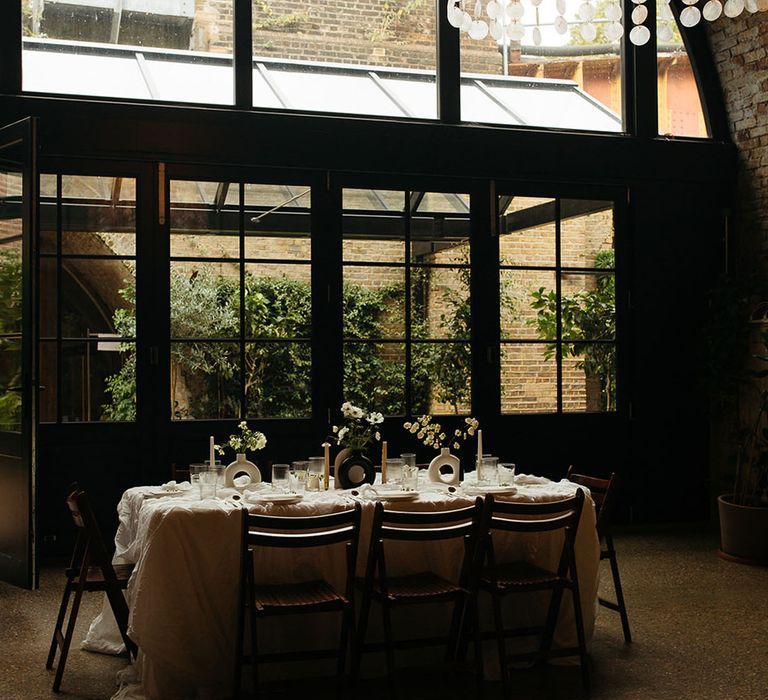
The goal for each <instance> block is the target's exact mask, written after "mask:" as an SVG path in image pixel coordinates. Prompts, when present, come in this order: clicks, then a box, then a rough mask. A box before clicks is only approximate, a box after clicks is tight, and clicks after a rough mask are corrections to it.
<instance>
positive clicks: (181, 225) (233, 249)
mask: <svg viewBox="0 0 768 700" xmlns="http://www.w3.org/2000/svg"><path fill="white" fill-rule="evenodd" d="M170 185H171V186H170V192H171V255H172V256H174V257H195V258H239V257H240V216H239V214H238V212H237V209H236V207H238V206H239V203H240V188H239V185H238V184H237V183H230V182H191V181H186V180H172V181H171V183H170Z"/></svg>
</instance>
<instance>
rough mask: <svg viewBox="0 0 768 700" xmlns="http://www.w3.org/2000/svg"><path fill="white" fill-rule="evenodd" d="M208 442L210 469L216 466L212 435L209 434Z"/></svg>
mask: <svg viewBox="0 0 768 700" xmlns="http://www.w3.org/2000/svg"><path fill="white" fill-rule="evenodd" d="M209 444H210V460H211V463H210V466H211V469H213V467H215V466H216V450H215V448H214V446H213V445H214V442H213V435H211V439H210V441H209Z"/></svg>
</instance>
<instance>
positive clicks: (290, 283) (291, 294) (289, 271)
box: [245, 263, 312, 338]
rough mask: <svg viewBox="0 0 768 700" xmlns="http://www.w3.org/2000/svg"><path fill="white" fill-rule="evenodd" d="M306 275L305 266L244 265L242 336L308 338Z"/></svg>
mask: <svg viewBox="0 0 768 700" xmlns="http://www.w3.org/2000/svg"><path fill="white" fill-rule="evenodd" d="M310 275H311V268H310V266H309V265H267V264H256V263H249V264H248V265H246V272H245V336H246V337H247V338H310V336H311V332H312V286H311V283H310Z"/></svg>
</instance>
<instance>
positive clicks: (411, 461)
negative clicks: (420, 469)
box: [400, 452, 416, 467]
mask: <svg viewBox="0 0 768 700" xmlns="http://www.w3.org/2000/svg"><path fill="white" fill-rule="evenodd" d="M400 459H402V460H403V462H404V463H405V464H407V465H408V466H409V467H415V466H416V455H415V454H414V453H413V452H403V454H401V455H400Z"/></svg>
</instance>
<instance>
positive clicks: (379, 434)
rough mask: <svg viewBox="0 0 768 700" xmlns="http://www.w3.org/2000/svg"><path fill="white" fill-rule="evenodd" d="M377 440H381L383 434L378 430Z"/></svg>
mask: <svg viewBox="0 0 768 700" xmlns="http://www.w3.org/2000/svg"><path fill="white" fill-rule="evenodd" d="M376 439H377V440H381V433H380V432H379V431H378V430H377V431H376ZM382 449H383V448H382Z"/></svg>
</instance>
